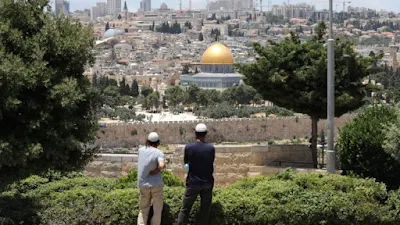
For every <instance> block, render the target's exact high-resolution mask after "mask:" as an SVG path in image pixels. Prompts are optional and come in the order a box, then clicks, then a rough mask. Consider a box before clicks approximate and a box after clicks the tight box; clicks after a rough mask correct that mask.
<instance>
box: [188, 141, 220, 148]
mask: <svg viewBox="0 0 400 225" xmlns="http://www.w3.org/2000/svg"><path fill="white" fill-rule="evenodd" d="M197 148H201V149H204V148H207V149H215V147H214V145H212V144H210V143H208V142H203V143H199V142H193V143H191V144H187V145H186V146H185V149H197Z"/></svg>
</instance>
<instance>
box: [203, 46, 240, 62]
mask: <svg viewBox="0 0 400 225" xmlns="http://www.w3.org/2000/svg"><path fill="white" fill-rule="evenodd" d="M201 63H202V64H233V55H232V52H231V50H230V49H229V48H228V47H226V46H225V45H223V44H221V43H219V42H215V43H214V44H212V45H211V46H210V47H208V48H207V50H206V51H205V52H204V54H203V56H202V57H201Z"/></svg>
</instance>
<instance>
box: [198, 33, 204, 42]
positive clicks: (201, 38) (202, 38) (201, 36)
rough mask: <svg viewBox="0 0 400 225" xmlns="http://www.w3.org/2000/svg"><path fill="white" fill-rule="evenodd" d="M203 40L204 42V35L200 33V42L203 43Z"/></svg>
mask: <svg viewBox="0 0 400 225" xmlns="http://www.w3.org/2000/svg"><path fill="white" fill-rule="evenodd" d="M203 40H204V36H203V33H200V34H199V41H203Z"/></svg>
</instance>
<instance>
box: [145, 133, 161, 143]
mask: <svg viewBox="0 0 400 225" xmlns="http://www.w3.org/2000/svg"><path fill="white" fill-rule="evenodd" d="M147 140H149V141H150V142H157V141H159V140H160V136H158V134H157V133H156V132H151V133H150V134H149V136H148V137H147Z"/></svg>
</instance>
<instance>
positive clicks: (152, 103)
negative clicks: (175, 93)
mask: <svg viewBox="0 0 400 225" xmlns="http://www.w3.org/2000/svg"><path fill="white" fill-rule="evenodd" d="M146 106H147V108H148V109H153V108H155V109H158V107H159V106H160V94H159V93H158V92H153V93H151V94H149V95H148V96H147V97H146Z"/></svg>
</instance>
